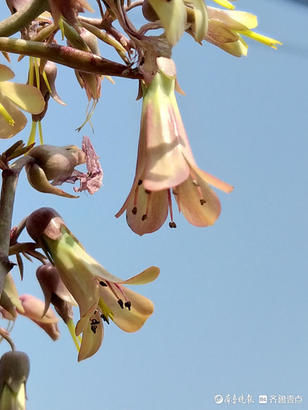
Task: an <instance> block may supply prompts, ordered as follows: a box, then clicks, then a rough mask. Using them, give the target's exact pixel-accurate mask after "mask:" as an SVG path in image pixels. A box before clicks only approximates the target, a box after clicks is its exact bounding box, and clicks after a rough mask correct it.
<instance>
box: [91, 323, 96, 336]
mask: <svg viewBox="0 0 308 410" xmlns="http://www.w3.org/2000/svg"><path fill="white" fill-rule="evenodd" d="M96 329H97V326H94V325H92V326H91V330H92V332H93V333H94V334H95V333H96Z"/></svg>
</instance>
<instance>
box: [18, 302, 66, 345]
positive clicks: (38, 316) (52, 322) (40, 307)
mask: <svg viewBox="0 0 308 410" xmlns="http://www.w3.org/2000/svg"><path fill="white" fill-rule="evenodd" d="M19 299H20V301H21V304H22V307H23V310H22V311H20V310H18V309H17V311H18V313H20V314H21V315H23V316H26V317H27V318H28V319H31V320H32V321H33V322H34V323H36V324H37V325H38V326H40V327H41V328H42V329H43V330H45V332H46V333H47V334H48V335H49V336H50V337H51V338H52V340H57V339H58V338H59V336H60V332H59V329H58V321H59V320H58V318H57V316H56V315H55V313H54V311H53V310H52V309H51V308H49V309H47V311H46V312H45V304H44V302H43V301H41V300H40V299H38V298H36V297H35V296H32V295H21V296H20V297H19Z"/></svg>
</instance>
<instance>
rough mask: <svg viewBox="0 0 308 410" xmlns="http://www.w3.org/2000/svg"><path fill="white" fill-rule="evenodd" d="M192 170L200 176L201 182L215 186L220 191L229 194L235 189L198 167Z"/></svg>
mask: <svg viewBox="0 0 308 410" xmlns="http://www.w3.org/2000/svg"><path fill="white" fill-rule="evenodd" d="M192 170H193V172H194V173H195V174H197V175H198V177H199V178H200V179H201V180H204V181H206V182H207V183H208V184H210V185H212V186H214V187H215V188H217V189H220V190H221V191H223V192H226V193H227V194H229V193H230V192H232V191H233V188H234V187H233V186H232V185H230V184H227V182H224V181H222V180H221V179H219V178H217V177H214V175H211V174H209V173H208V172H205V171H203V170H202V169H200V168H198V167H192Z"/></svg>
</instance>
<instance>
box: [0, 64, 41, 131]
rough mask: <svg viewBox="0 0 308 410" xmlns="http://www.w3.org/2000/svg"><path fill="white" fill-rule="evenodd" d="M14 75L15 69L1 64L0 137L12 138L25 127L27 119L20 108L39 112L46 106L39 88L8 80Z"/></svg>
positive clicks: (32, 112)
mask: <svg viewBox="0 0 308 410" xmlns="http://www.w3.org/2000/svg"><path fill="white" fill-rule="evenodd" d="M13 77H14V73H13V71H12V70H11V69H10V68H8V67H7V66H5V65H3V64H0V138H11V137H13V136H14V135H16V134H17V133H18V132H20V131H21V130H22V129H23V128H24V127H25V125H26V123H27V119H26V117H25V116H24V114H23V113H22V112H21V111H20V109H19V108H21V109H22V110H24V111H27V112H29V113H31V114H39V113H40V112H41V111H42V110H43V109H44V106H45V102H44V98H43V97H42V95H41V93H40V91H39V90H38V89H37V88H35V87H33V86H31V85H28V84H18V83H13V82H11V81H8V80H11V79H12V78H13Z"/></svg>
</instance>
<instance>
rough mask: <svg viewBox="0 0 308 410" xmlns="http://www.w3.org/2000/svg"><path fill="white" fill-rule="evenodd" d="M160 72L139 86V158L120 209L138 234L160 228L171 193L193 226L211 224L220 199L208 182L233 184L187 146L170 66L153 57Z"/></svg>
mask: <svg viewBox="0 0 308 410" xmlns="http://www.w3.org/2000/svg"><path fill="white" fill-rule="evenodd" d="M157 63H158V66H159V71H158V72H157V74H156V75H155V77H154V79H153V81H152V82H151V84H150V85H149V86H145V85H144V86H143V105H142V118H141V126H140V137H139V148H138V160H137V167H136V175H135V179H134V182H133V186H132V189H131V191H130V193H129V195H128V198H127V199H126V201H125V203H124V205H123V206H122V208H121V209H120V211H119V212H118V213H117V214H116V217H119V216H120V215H121V214H122V213H123V212H124V211H126V218H127V222H128V225H129V226H130V227H131V229H132V230H133V231H134V232H136V233H138V234H139V235H143V234H145V233H150V232H154V231H156V230H157V229H159V228H160V227H161V225H162V224H163V223H164V222H165V220H166V218H167V216H168V209H169V210H170V217H171V222H170V223H169V226H170V227H172V228H173V227H175V226H176V225H175V223H174V221H173V213H172V204H171V193H170V191H171V190H172V192H173V194H174V195H175V198H176V201H177V203H178V207H179V210H180V211H181V212H182V213H183V214H184V216H185V218H186V219H187V220H188V222H190V223H191V224H193V225H196V226H208V225H212V224H214V222H215V221H216V219H217V218H218V216H219V214H220V202H219V199H218V197H217V196H216V194H215V193H214V191H213V190H212V189H211V188H210V186H209V185H213V186H214V187H216V188H219V189H221V190H223V191H225V192H230V191H231V190H232V187H231V186H230V185H229V184H227V183H225V182H222V181H220V180H219V179H217V178H215V177H214V176H212V175H210V174H208V173H206V172H204V171H202V170H201V169H199V168H198V166H197V164H196V162H195V160H194V157H193V155H192V152H191V148H190V146H189V142H188V138H187V135H186V131H185V128H184V125H183V122H182V119H181V114H180V112H179V109H178V106H177V102H176V98H175V94H174V90H175V86H176V73H175V65H174V63H173V61H172V60H170V59H167V58H163V57H160V58H158V59H157Z"/></svg>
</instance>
